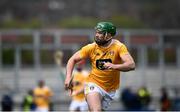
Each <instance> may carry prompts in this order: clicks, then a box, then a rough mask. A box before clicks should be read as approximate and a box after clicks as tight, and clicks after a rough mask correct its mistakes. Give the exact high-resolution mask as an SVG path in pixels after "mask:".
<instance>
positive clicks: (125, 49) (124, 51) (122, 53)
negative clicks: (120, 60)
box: [119, 44, 129, 56]
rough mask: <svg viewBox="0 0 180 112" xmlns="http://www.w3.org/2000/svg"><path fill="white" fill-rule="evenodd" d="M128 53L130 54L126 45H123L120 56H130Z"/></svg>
mask: <svg viewBox="0 0 180 112" xmlns="http://www.w3.org/2000/svg"><path fill="white" fill-rule="evenodd" d="M128 53H129V52H128V49H127V47H126V46H125V45H124V44H122V45H121V46H120V51H119V56H122V55H124V54H128Z"/></svg>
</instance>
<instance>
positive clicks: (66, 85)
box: [64, 79, 73, 95]
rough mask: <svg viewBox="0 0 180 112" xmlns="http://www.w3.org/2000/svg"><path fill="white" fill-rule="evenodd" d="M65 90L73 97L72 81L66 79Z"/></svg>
mask: <svg viewBox="0 0 180 112" xmlns="http://www.w3.org/2000/svg"><path fill="white" fill-rule="evenodd" d="M64 88H65V90H68V91H69V94H70V95H71V94H72V92H73V89H72V88H73V84H72V82H71V79H66V80H65V82H64Z"/></svg>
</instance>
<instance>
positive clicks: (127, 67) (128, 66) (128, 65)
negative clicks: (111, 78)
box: [104, 53, 135, 72]
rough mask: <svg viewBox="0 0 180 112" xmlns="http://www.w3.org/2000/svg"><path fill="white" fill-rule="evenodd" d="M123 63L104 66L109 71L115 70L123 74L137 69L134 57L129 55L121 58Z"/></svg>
mask: <svg viewBox="0 0 180 112" xmlns="http://www.w3.org/2000/svg"><path fill="white" fill-rule="evenodd" d="M120 57H121V59H122V61H123V63H122V64H112V63H105V64H104V66H105V67H106V68H107V69H114V70H119V71H123V72H127V71H131V70H134V69H135V62H134V60H133V58H132V56H131V55H130V54H129V53H126V54H124V55H121V56H120Z"/></svg>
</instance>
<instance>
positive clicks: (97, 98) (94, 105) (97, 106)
mask: <svg viewBox="0 0 180 112" xmlns="http://www.w3.org/2000/svg"><path fill="white" fill-rule="evenodd" d="M101 99H102V96H101V94H100V93H98V92H91V93H89V94H86V100H87V103H88V106H89V110H90V111H101V110H102V106H101Z"/></svg>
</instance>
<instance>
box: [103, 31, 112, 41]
mask: <svg viewBox="0 0 180 112" xmlns="http://www.w3.org/2000/svg"><path fill="white" fill-rule="evenodd" d="M107 36H108V33H107V32H106V33H105V38H106V37H107ZM111 39H112V36H111V37H110V38H109V39H107V40H106V41H109V40H111Z"/></svg>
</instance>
